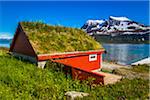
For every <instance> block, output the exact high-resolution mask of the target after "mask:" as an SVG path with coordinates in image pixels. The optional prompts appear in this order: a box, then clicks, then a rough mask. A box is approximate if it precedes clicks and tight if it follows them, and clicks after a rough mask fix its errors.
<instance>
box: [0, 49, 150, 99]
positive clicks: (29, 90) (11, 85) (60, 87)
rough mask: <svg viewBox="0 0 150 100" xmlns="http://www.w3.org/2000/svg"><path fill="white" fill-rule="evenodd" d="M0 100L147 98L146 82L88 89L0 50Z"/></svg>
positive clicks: (127, 80)
mask: <svg viewBox="0 0 150 100" xmlns="http://www.w3.org/2000/svg"><path fill="white" fill-rule="evenodd" d="M0 52H3V54H4V55H0V80H1V81H0V99H1V100H13V99H18V100H22V99H23V100H31V99H32V100H39V99H40V100H62V99H65V96H64V94H65V92H66V91H83V92H87V93H89V94H90V97H88V98H85V99H86V100H103V99H104V100H123V99H130V100H135V99H141V100H144V99H146V98H147V97H148V93H149V85H148V84H149V81H148V80H144V79H133V80H129V79H123V80H122V81H121V82H118V83H116V84H115V85H107V86H95V85H92V86H88V85H86V82H83V83H81V82H80V81H78V80H75V81H74V80H72V79H71V78H66V76H65V75H64V74H63V73H62V72H60V71H56V70H54V69H53V68H51V67H52V66H53V67H54V66H58V64H56V65H53V64H52V65H51V64H49V65H47V68H46V69H39V68H37V67H36V66H35V65H33V64H30V63H28V62H24V61H21V60H18V59H16V58H13V57H11V56H9V55H7V54H5V53H6V52H5V51H4V50H0Z"/></svg>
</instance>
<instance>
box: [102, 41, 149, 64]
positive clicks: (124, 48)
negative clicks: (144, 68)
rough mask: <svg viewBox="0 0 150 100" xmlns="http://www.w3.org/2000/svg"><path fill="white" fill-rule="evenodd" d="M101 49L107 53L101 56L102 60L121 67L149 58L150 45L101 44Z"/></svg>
mask: <svg viewBox="0 0 150 100" xmlns="http://www.w3.org/2000/svg"><path fill="white" fill-rule="evenodd" d="M103 47H104V48H105V50H106V51H107V53H106V54H104V55H103V59H104V60H106V61H114V62H116V63H118V64H122V65H129V64H131V63H133V62H136V61H139V60H141V59H143V58H146V57H150V54H149V53H150V50H149V48H150V44H103Z"/></svg>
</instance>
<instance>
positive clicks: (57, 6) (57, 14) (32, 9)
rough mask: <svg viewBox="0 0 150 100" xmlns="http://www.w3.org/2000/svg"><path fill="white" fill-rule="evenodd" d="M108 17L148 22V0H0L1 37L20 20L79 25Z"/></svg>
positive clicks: (10, 33)
mask: <svg viewBox="0 0 150 100" xmlns="http://www.w3.org/2000/svg"><path fill="white" fill-rule="evenodd" d="M109 16H126V17H128V18H129V19H131V20H134V21H136V22H140V23H142V24H145V25H149V4H148V1H70V2H69V1H43V2H42V1H22V2H19V1H5V2H4V1H0V36H1V35H2V34H7V35H13V34H14V32H15V29H16V27H17V23H18V22H19V21H39V20H40V21H44V22H45V23H48V24H52V25H63V26H69V27H77V28H80V27H81V26H82V25H83V24H84V23H85V21H86V20H88V19H108V18H109Z"/></svg>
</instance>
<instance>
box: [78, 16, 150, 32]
mask: <svg viewBox="0 0 150 100" xmlns="http://www.w3.org/2000/svg"><path fill="white" fill-rule="evenodd" d="M81 29H83V30H84V31H85V32H87V33H88V34H89V35H92V34H105V35H114V34H137V33H139V34H143V33H144V34H145V33H148V32H150V27H148V26H145V25H142V24H139V23H137V22H135V21H132V20H130V19H129V18H127V17H113V16H110V17H109V19H108V20H88V21H86V23H85V24H84V25H83V26H82V27H81Z"/></svg>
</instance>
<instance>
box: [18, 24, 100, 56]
mask: <svg viewBox="0 0 150 100" xmlns="http://www.w3.org/2000/svg"><path fill="white" fill-rule="evenodd" d="M20 24H21V26H22V28H23V30H24V32H25V33H26V35H27V36H28V39H29V41H30V43H31V45H32V46H33V49H34V50H35V52H36V53H37V54H53V53H62V52H74V51H87V50H100V49H102V48H103V47H102V46H101V45H100V44H99V43H98V42H96V41H95V40H94V39H93V38H92V37H90V36H89V35H87V34H86V33H85V32H83V31H82V30H80V29H76V28H68V27H63V26H51V25H47V24H44V23H42V22H21V23H20Z"/></svg>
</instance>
